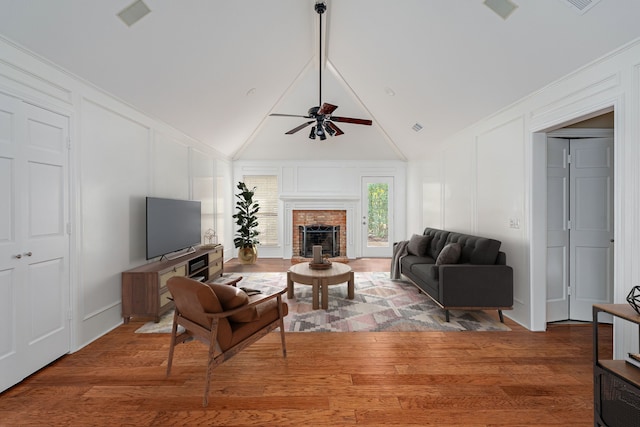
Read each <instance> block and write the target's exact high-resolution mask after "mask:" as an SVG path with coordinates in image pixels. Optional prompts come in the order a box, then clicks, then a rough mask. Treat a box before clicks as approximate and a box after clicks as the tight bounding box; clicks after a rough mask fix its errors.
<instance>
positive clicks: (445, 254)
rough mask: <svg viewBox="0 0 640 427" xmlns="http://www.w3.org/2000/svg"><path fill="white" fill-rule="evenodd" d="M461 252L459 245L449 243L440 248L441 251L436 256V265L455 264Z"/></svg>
mask: <svg viewBox="0 0 640 427" xmlns="http://www.w3.org/2000/svg"><path fill="white" fill-rule="evenodd" d="M461 251H462V246H461V245H460V244H459V243H449V244H448V245H447V246H445V247H444V248H442V251H440V254H438V258H436V265H441V264H456V263H457V262H458V260H459V259H460V252H461Z"/></svg>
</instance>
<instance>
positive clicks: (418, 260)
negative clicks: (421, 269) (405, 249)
mask: <svg viewBox="0 0 640 427" xmlns="http://www.w3.org/2000/svg"><path fill="white" fill-rule="evenodd" d="M435 262H436V260H435V259H433V258H431V257H422V256H417V255H407V256H404V257H402V260H401V261H400V268H401V270H400V271H401V272H402V273H403V274H404V273H405V272H406V271H412V270H413V268H414V267H415V266H417V265H421V264H427V265H432V264H435Z"/></svg>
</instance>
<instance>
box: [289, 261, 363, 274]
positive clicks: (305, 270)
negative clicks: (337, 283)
mask: <svg viewBox="0 0 640 427" xmlns="http://www.w3.org/2000/svg"><path fill="white" fill-rule="evenodd" d="M289 271H290V272H292V273H295V274H299V275H300V276H309V277H317V278H322V277H333V276H338V275H340V274H346V273H349V272H350V271H351V267H350V266H348V265H347V264H344V263H341V262H334V263H332V264H331V268H324V269H317V270H316V269H313V268H310V267H309V263H308V262H301V263H298V264H294V265H292V266H291V267H289Z"/></svg>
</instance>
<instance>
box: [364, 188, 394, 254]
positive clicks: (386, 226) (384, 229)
mask: <svg viewBox="0 0 640 427" xmlns="http://www.w3.org/2000/svg"><path fill="white" fill-rule="evenodd" d="M361 211H362V221H361V222H362V256H363V257H390V256H391V255H392V249H393V242H391V241H390V239H391V236H393V177H363V178H362V209H361Z"/></svg>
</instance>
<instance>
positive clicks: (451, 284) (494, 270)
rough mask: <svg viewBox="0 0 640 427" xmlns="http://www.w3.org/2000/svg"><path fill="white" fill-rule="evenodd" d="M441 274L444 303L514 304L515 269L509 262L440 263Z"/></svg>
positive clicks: (491, 305) (498, 305)
mask: <svg viewBox="0 0 640 427" xmlns="http://www.w3.org/2000/svg"><path fill="white" fill-rule="evenodd" d="M438 277H439V282H440V295H439V301H440V303H441V304H442V305H443V306H444V307H461V308H462V307H478V308H480V307H485V308H500V307H501V308H509V307H512V306H513V269H512V268H511V267H510V266H508V265H475V264H447V265H441V266H440V269H439V272H438Z"/></svg>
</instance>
